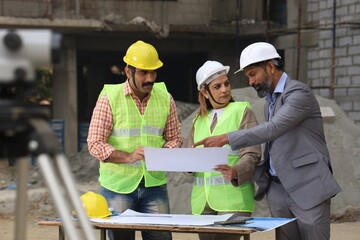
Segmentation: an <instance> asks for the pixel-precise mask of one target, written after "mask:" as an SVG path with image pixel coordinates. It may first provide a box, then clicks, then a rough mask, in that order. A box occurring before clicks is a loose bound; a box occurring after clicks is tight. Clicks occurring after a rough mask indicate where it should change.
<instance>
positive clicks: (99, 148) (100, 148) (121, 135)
mask: <svg viewBox="0 0 360 240" xmlns="http://www.w3.org/2000/svg"><path fill="white" fill-rule="evenodd" d="M123 60H124V62H125V63H126V64H127V65H126V67H125V74H126V76H127V80H126V82H125V83H122V84H108V85H105V86H104V88H103V90H102V91H101V93H100V95H99V98H98V101H97V103H96V106H95V108H94V111H93V116H92V119H91V123H90V127H89V134H88V139H87V141H88V147H89V151H90V153H91V154H92V155H93V156H94V157H96V158H97V159H99V160H100V177H99V182H100V185H101V194H102V195H103V196H104V197H105V198H106V200H107V202H108V204H109V206H110V207H111V208H112V209H113V210H114V211H116V212H123V211H125V210H126V209H132V210H135V211H138V212H143V213H169V200H168V195H167V188H166V176H165V172H160V171H147V170H146V163H145V158H144V146H149V147H158V148H175V147H180V146H181V143H182V138H181V131H180V122H179V119H178V115H177V111H176V105H175V101H174V99H173V97H172V96H171V95H170V94H169V93H168V91H167V89H166V86H165V84H164V83H155V80H156V76H157V72H156V70H157V69H158V68H160V67H161V66H162V65H163V63H162V62H161V61H160V59H159V56H158V53H157V51H156V49H155V48H154V47H153V46H152V45H150V44H148V43H145V42H143V41H137V42H135V43H133V44H132V45H131V46H130V47H129V48H128V50H127V52H126V55H125V56H124V58H123ZM142 237H143V239H146V240H153V239H156V240H161V239H171V233H167V232H149V231H147V232H142ZM109 239H127V240H128V239H135V232H134V231H124V230H112V231H109Z"/></svg>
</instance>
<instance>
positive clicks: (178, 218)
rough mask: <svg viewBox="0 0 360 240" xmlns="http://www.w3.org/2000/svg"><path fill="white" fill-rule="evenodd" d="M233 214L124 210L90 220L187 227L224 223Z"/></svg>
mask: <svg viewBox="0 0 360 240" xmlns="http://www.w3.org/2000/svg"><path fill="white" fill-rule="evenodd" d="M232 215H233V214H224V215H188V214H151V213H140V212H136V211H133V210H130V209H128V210H126V211H125V212H123V213H122V214H120V215H117V216H111V217H108V218H104V219H100V218H92V219H90V220H91V221H92V222H97V223H109V224H124V223H126V224H164V225H188V226H204V225H210V224H213V223H214V222H216V221H225V220H227V219H229V218H230V217H231V216H232Z"/></svg>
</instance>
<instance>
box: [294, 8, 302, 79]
mask: <svg viewBox="0 0 360 240" xmlns="http://www.w3.org/2000/svg"><path fill="white" fill-rule="evenodd" d="M301 2H302V1H299V9H298V33H297V59H296V74H295V76H296V79H299V75H300V53H301V11H302V5H301Z"/></svg>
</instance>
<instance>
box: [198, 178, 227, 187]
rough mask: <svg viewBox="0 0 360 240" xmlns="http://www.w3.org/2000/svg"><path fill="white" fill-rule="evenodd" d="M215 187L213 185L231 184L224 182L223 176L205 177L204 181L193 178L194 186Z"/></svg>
mask: <svg viewBox="0 0 360 240" xmlns="http://www.w3.org/2000/svg"><path fill="white" fill-rule="evenodd" d="M205 182H206V185H208V186H215V185H224V184H231V182H230V181H228V180H225V179H224V178H223V176H212V177H206V178H205V181H204V178H203V177H195V181H194V185H196V186H205Z"/></svg>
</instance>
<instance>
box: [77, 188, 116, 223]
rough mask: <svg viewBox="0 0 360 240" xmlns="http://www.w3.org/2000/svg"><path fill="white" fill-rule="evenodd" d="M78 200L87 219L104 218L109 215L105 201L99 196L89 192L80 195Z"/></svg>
mask: <svg viewBox="0 0 360 240" xmlns="http://www.w3.org/2000/svg"><path fill="white" fill-rule="evenodd" d="M80 200H81V202H82V204H83V206H84V208H85V211H86V213H87V215H88V217H89V218H104V217H107V216H109V215H111V212H110V211H109V208H108V207H109V206H108V203H107V201H106V199H105V198H104V197H103V196H102V195H100V194H97V193H94V192H92V191H89V192H87V193H85V194H83V195H81V196H80Z"/></svg>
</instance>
